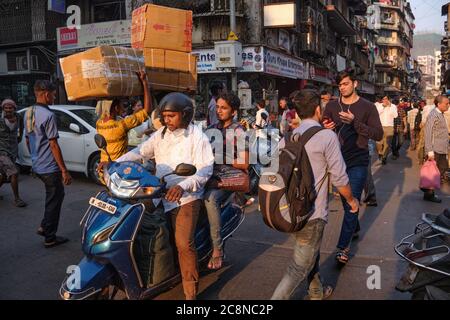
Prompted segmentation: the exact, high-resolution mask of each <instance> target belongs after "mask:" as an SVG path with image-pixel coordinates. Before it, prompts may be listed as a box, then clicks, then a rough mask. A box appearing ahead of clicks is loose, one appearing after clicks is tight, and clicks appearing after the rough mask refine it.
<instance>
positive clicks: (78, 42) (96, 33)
mask: <svg viewBox="0 0 450 320" xmlns="http://www.w3.org/2000/svg"><path fill="white" fill-rule="evenodd" d="M130 41H131V21H130V20H118V21H109V22H101V23H92V24H84V25H82V26H81V29H79V30H77V29H76V28H72V29H70V28H67V27H63V28H58V29H57V42H58V52H64V51H70V50H77V49H87V48H92V47H97V46H103V45H107V46H114V45H128V44H130Z"/></svg>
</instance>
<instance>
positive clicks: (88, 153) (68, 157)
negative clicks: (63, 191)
mask: <svg viewBox="0 0 450 320" xmlns="http://www.w3.org/2000/svg"><path fill="white" fill-rule="evenodd" d="M49 107H50V109H51V110H52V111H53V112H54V113H55V115H56V119H57V125H58V131H59V139H58V143H59V146H60V148H61V151H62V154H63V157H64V162H65V163H66V167H67V169H68V170H69V171H75V172H83V173H84V174H85V175H86V176H88V177H90V178H92V179H93V180H94V181H95V182H97V183H98V182H99V180H98V175H97V170H96V169H97V166H98V163H99V161H100V152H99V150H98V148H97V145H96V144H95V142H94V136H95V134H96V129H95V123H96V121H97V115H96V113H95V108H93V107H86V106H77V105H53V106H49ZM25 111H26V109H22V110H20V111H19V113H21V114H22V116H24V115H25ZM17 163H18V164H19V165H22V166H29V167H31V156H30V153H29V152H28V148H27V145H26V140H25V138H24V139H22V141H21V143H20V144H19V158H18V160H17Z"/></svg>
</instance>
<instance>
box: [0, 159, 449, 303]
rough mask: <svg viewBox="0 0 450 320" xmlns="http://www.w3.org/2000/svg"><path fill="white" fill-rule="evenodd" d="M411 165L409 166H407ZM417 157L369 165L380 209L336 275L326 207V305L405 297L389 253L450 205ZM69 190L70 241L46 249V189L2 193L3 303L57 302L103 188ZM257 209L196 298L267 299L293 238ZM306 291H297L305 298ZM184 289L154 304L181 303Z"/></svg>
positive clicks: (369, 214) (336, 213) (334, 205)
mask: <svg viewBox="0 0 450 320" xmlns="http://www.w3.org/2000/svg"><path fill="white" fill-rule="evenodd" d="M411 159H414V160H411ZM415 159H416V158H415V154H411V155H410V157H406V156H402V157H401V158H400V159H399V160H397V161H392V160H391V161H389V163H388V165H387V166H383V167H381V166H380V164H379V163H378V162H376V163H375V164H374V166H373V171H374V179H375V183H376V188H377V197H378V203H379V206H378V207H377V208H367V209H364V208H363V210H362V213H361V218H360V220H361V227H362V232H361V236H360V239H359V240H358V241H357V242H355V243H354V244H353V248H352V253H351V254H352V258H351V260H350V262H349V263H348V265H347V266H345V268H343V269H340V268H338V267H337V266H336V263H335V261H334V252H335V245H336V243H337V238H338V236H339V232H340V227H341V221H342V213H343V211H342V205H341V203H340V201H339V200H338V199H332V201H331V202H330V219H329V223H328V225H327V228H326V231H325V235H324V239H323V242H322V250H321V274H322V276H323V277H324V278H325V280H326V283H328V284H331V285H333V286H334V287H335V292H334V294H333V295H332V296H331V299H336V300H342V299H369V300H371V299H389V300H392V299H394V300H395V299H409V295H408V294H402V293H399V292H397V291H395V288H394V287H395V284H396V282H397V281H398V279H399V278H400V276H401V274H402V272H403V271H404V269H405V267H406V264H405V263H404V262H402V261H400V259H399V257H398V256H397V255H396V254H395V252H394V249H393V247H394V245H395V244H396V243H397V242H399V241H400V239H401V238H402V237H404V236H406V235H408V234H409V233H412V232H413V230H414V227H415V225H416V224H417V223H418V222H419V219H420V216H421V214H422V213H423V212H434V213H439V212H440V211H442V210H443V208H445V207H448V205H449V200H450V197H449V190H450V189H449V187H448V186H446V187H445V188H444V189H443V190H442V191H441V192H440V193H439V195H441V196H442V198H443V200H444V202H443V204H442V205H437V204H430V203H426V202H424V201H423V200H422V193H421V192H420V191H419V190H418V187H417V186H418V179H419V178H418V172H419V167H418V165H417V161H416V160H415ZM74 178H75V179H74V183H73V184H72V185H71V186H69V187H67V188H66V198H65V201H64V205H63V209H62V216H61V222H60V228H59V234H61V235H63V236H66V237H68V238H70V242H69V243H67V244H65V245H62V246H59V247H55V248H52V249H45V248H44V247H43V243H42V241H43V239H42V238H41V237H39V236H38V235H36V233H35V232H36V229H37V227H38V226H39V223H40V220H41V219H42V215H43V206H44V187H43V184H42V183H41V182H40V181H39V180H38V179H34V178H32V177H30V176H28V175H22V176H21V185H20V187H21V194H22V197H23V199H24V200H25V201H26V202H28V204H29V205H28V207H27V208H25V209H20V208H16V207H14V206H13V204H12V195H11V192H10V190H9V186H3V187H2V188H1V189H0V195H2V196H3V197H4V200H0V220H1V223H0V243H1V244H2V245H1V246H0V257H1V260H0V299H58V298H59V297H58V289H59V287H60V284H61V282H62V280H63V279H64V277H65V272H66V269H67V267H68V266H69V265H73V264H76V263H77V262H78V261H79V260H80V259H81V257H82V253H81V249H80V235H81V229H80V227H79V221H80V219H81V217H82V216H83V214H84V212H85V210H86V209H87V207H88V199H89V198H90V197H91V196H92V195H94V194H95V193H96V192H97V191H98V190H99V189H100V187H99V186H97V185H95V184H93V183H92V182H91V181H89V180H88V179H87V178H85V177H84V176H83V175H80V174H74ZM256 209H257V206H256V205H255V206H253V207H251V208H249V210H248V211H247V214H246V219H245V221H244V223H243V224H242V225H241V227H240V228H239V229H238V230H237V232H236V233H235V234H234V236H233V237H232V238H231V239H229V240H228V241H227V243H226V247H225V250H226V254H227V260H226V264H225V267H224V268H223V269H221V270H220V271H217V272H211V273H207V274H204V275H203V276H202V278H201V281H200V294H199V299H224V300H226V299H249V300H253V299H269V298H270V297H271V295H272V293H273V290H274V289H275V287H276V285H277V284H278V282H279V281H280V279H281V277H282V276H283V273H284V271H285V269H286V266H287V265H288V263H289V259H290V257H291V255H292V245H293V241H292V239H291V238H290V237H289V236H288V235H285V234H281V233H278V232H275V231H272V230H271V229H269V228H268V227H266V226H265V225H264V223H263V221H262V218H261V216H260V214H259V213H258V211H257V210H256ZM369 266H378V267H379V268H380V271H381V288H379V289H374V290H370V289H368V287H367V279H368V277H369V276H370V275H371V274H368V268H369ZM304 295H305V291H304V289H300V290H299V291H298V292H297V293H296V298H299V299H301V298H303V296H304ZM182 298H183V293H182V289H181V285H179V286H177V287H175V288H174V289H172V290H170V291H168V292H166V293H163V294H162V295H160V296H159V297H158V298H157V299H182Z"/></svg>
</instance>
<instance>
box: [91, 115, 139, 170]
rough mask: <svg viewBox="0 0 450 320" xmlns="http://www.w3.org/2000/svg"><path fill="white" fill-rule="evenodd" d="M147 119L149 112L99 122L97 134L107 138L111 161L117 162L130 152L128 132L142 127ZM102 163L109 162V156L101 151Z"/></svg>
mask: <svg viewBox="0 0 450 320" xmlns="http://www.w3.org/2000/svg"><path fill="white" fill-rule="evenodd" d="M147 119H148V114H147V112H146V111H145V110H141V111H139V112H137V113H136V114H133V115H131V116H129V117H126V118H125V119H120V120H108V121H107V122H104V121H102V120H98V121H97V133H98V134H101V135H102V136H103V137H105V139H106V142H107V143H108V146H107V147H106V149H107V150H108V152H109V155H110V156H111V160H113V161H114V160H117V159H118V158H120V157H121V156H123V155H124V154H125V153H127V152H128V131H130V130H131V129H133V128H134V127H137V126H139V125H141V124H142V123H143V122H144V121H146V120H147ZM100 161H102V162H103V161H108V156H107V155H106V153H105V152H104V151H101V155H100Z"/></svg>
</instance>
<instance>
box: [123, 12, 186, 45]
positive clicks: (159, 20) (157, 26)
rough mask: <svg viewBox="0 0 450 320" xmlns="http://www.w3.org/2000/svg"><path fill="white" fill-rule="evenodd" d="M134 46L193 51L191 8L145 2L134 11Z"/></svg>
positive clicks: (132, 41) (132, 28)
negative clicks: (182, 8) (177, 7)
mask: <svg viewBox="0 0 450 320" xmlns="http://www.w3.org/2000/svg"><path fill="white" fill-rule="evenodd" d="M131 45H132V47H133V48H140V49H143V48H155V49H168V50H174V51H183V52H191V51H192V11H189V10H181V9H175V8H169V7H163V6H157V5H153V4H146V5H143V6H142V7H140V8H137V9H136V10H134V11H133V14H132V21H131Z"/></svg>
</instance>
